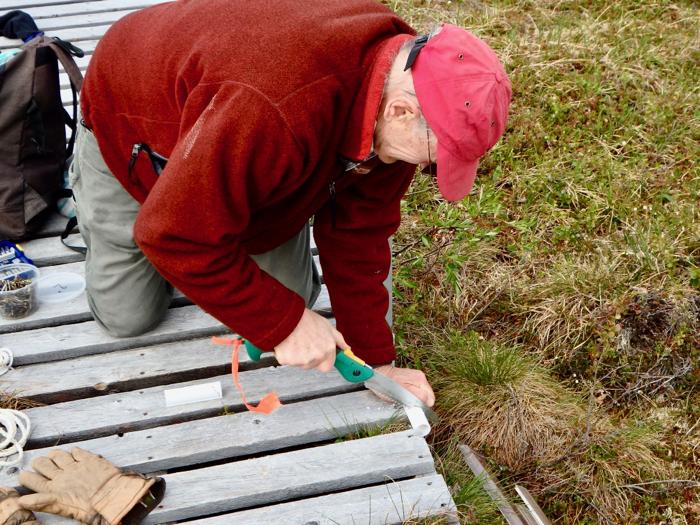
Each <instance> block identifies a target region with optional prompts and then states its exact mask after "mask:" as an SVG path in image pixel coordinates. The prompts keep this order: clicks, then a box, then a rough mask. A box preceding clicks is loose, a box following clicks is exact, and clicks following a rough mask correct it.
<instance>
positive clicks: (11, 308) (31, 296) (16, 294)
mask: <svg viewBox="0 0 700 525" xmlns="http://www.w3.org/2000/svg"><path fill="white" fill-rule="evenodd" d="M38 278H39V269H38V268H37V267H36V266H32V265H31V264H24V263H17V264H7V265H3V266H0V317H2V318H3V319H21V318H22V317H26V316H28V315H29V314H31V313H32V312H33V311H34V310H35V309H36V306H37V296H36V282H37V279H38Z"/></svg>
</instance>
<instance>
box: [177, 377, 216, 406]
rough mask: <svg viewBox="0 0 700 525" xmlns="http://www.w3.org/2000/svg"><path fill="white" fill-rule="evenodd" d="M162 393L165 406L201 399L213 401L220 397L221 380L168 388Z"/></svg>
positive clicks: (199, 400)
mask: <svg viewBox="0 0 700 525" xmlns="http://www.w3.org/2000/svg"><path fill="white" fill-rule="evenodd" d="M163 394H165V406H167V407H175V406H179V405H186V404H188V403H199V402H201V401H213V400H215V399H221V397H222V393H221V381H215V382H213V383H204V384H201V385H192V386H183V387H182V388H170V389H168V390H164V391H163Z"/></svg>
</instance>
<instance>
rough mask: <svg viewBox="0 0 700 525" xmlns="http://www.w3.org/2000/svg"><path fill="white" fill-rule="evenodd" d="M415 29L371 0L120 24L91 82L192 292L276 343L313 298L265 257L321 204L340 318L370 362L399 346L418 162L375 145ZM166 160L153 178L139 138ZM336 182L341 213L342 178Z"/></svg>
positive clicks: (173, 268)
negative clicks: (364, 166)
mask: <svg viewBox="0 0 700 525" xmlns="http://www.w3.org/2000/svg"><path fill="white" fill-rule="evenodd" d="M413 33H414V32H413V30H412V29H411V28H410V27H409V26H408V25H406V24H405V23H404V22H403V21H402V20H401V19H399V18H398V17H397V16H396V15H395V14H393V13H392V12H391V11H390V10H388V9H387V8H386V7H384V6H382V5H381V4H378V3H375V2H374V1H371V0H323V1H315V0H293V1H290V0H281V1H275V2H268V1H254V2H251V1H247V0H181V1H179V2H174V3H167V4H161V5H157V6H154V7H151V8H148V9H144V10H142V11H138V12H136V13H134V14H131V15H129V16H127V17H125V18H124V19H122V20H120V21H119V22H117V23H116V24H114V26H113V27H112V28H111V29H110V30H109V31H108V32H107V34H106V35H105V36H104V38H103V39H102V41H101V42H100V44H99V46H98V47H97V49H96V51H95V54H94V56H93V58H92V61H91V62H90V67H89V68H88V71H87V74H86V77H85V84H84V87H83V91H82V95H81V105H82V106H81V107H82V111H83V118H84V120H85V122H86V124H87V125H88V126H89V127H90V128H91V129H92V130H93V131H94V133H95V136H96V138H97V141H98V143H99V146H100V150H101V152H102V154H103V156H104V159H105V161H106V163H107V165H108V166H109V168H110V169H111V170H112V172H113V173H114V175H115V176H116V178H117V179H118V180H119V181H120V182H121V183H122V185H123V186H124V187H125V188H126V190H127V191H128V192H129V193H130V194H131V195H133V196H134V198H135V199H137V200H138V201H139V202H140V203H141V204H142V207H141V210H140V212H139V214H138V217H137V220H136V225H135V227H134V238H135V240H136V242H137V243H138V245H139V247H140V248H141V249H142V250H143V252H144V253H145V255H146V256H147V257H148V259H149V260H150V261H151V262H152V263H153V265H154V266H155V267H156V269H157V270H158V271H159V272H160V273H161V274H162V275H163V276H164V277H165V278H166V279H167V280H168V281H169V282H170V283H172V284H173V285H174V286H175V287H177V288H178V289H180V290H181V291H182V292H183V293H184V294H185V295H186V296H188V297H189V298H190V299H192V300H193V301H194V302H195V303H196V304H198V305H199V306H201V307H202V308H203V309H204V310H206V311H208V312H209V313H210V314H212V315H213V316H214V317H216V318H217V319H219V320H220V321H222V322H223V323H224V324H226V325H227V326H229V327H230V328H231V329H232V330H234V331H236V332H237V333H239V334H241V335H242V336H244V337H246V338H248V339H249V340H251V341H252V342H253V343H254V344H256V345H257V346H259V347H261V348H264V349H272V348H274V347H275V346H276V345H277V344H279V343H280V342H281V341H283V340H284V339H285V338H286V337H287V336H288V335H289V334H290V333H291V332H292V330H293V329H294V327H295V326H296V325H297V323H298V321H299V319H300V318H301V315H302V312H303V309H304V302H303V300H302V298H301V297H300V296H299V295H297V294H296V293H294V292H292V291H290V290H289V289H287V288H285V287H284V286H283V285H282V284H280V283H279V282H278V281H277V280H275V279H274V278H272V277H271V276H270V275H268V274H266V273H265V272H263V271H262V270H260V268H259V267H258V266H257V265H256V264H255V262H253V260H252V259H251V258H250V257H249V254H257V253H263V252H266V251H269V250H271V249H272V248H274V247H276V246H279V245H280V244H282V243H284V242H285V241H287V240H288V239H290V238H291V237H293V236H294V235H295V234H296V233H298V232H299V230H301V228H302V227H303V226H304V224H305V223H306V222H307V221H308V220H309V219H310V218H311V217H314V235H315V238H316V243H317V246H318V249H319V255H320V259H321V264H322V267H323V273H324V278H325V281H326V284H327V286H328V290H329V293H330V297H331V303H332V306H333V310H334V314H335V316H336V320H337V326H338V329H339V330H340V331H341V332H342V333H343V335H344V336H345V338H346V340H347V341H348V343H349V344H350V345H351V346H352V347H353V349H354V350H355V351H356V352H357V354H358V355H359V356H361V357H363V358H364V359H366V360H367V361H369V362H370V363H385V362H388V361H390V360H391V359H393V358H394V356H395V351H394V346H393V342H392V335H391V330H390V329H389V327H388V326H387V324H386V322H385V320H384V315H385V312H386V310H387V307H388V301H389V298H388V294H387V293H386V291H385V289H384V287H383V285H382V282H383V281H384V279H385V278H386V276H387V272H388V271H389V265H390V257H391V254H390V251H389V246H388V238H389V236H390V235H392V234H393V233H394V232H395V231H396V229H397V227H398V225H399V221H400V199H401V197H402V196H403V195H404V193H405V192H406V189H407V188H408V185H409V184H410V181H411V178H412V176H413V173H414V169H415V167H414V166H412V165H408V164H405V163H401V162H399V163H396V164H391V165H385V164H380V166H379V167H377V168H375V169H374V170H373V171H371V172H370V173H369V174H366V175H357V174H354V173H352V172H344V171H343V166H342V164H341V163H340V161H339V154H342V155H343V156H345V157H347V158H350V159H354V160H362V159H364V158H366V157H367V156H368V155H369V154H370V152H371V149H372V135H373V128H374V123H375V120H376V117H377V113H378V110H379V104H380V101H381V94H382V89H383V85H384V81H385V79H386V75H387V73H388V70H389V66H390V65H391V61H392V59H393V56H394V55H395V53H396V52H397V51H398V48H399V47H400V45H401V44H402V43H403V42H404V41H405V40H406V39H408V38H410V36H411V35H413ZM136 143H146V144H148V145H149V146H150V147H151V148H152V149H153V150H155V151H157V152H158V153H161V154H163V155H165V156H166V157H168V159H169V160H168V163H167V167H166V168H165V170H164V171H163V173H162V174H161V175H160V176H159V177H158V176H157V175H156V174H155V173H154V171H153V169H152V167H151V165H150V163H149V162H148V160H147V157H146V156H145V155H141V156H139V157H138V160H137V161H136V163H135V165H134V167H133V169H132V170H131V172H129V169H128V165H129V159H130V155H131V151H132V146H133V145H134V144H136ZM332 182H335V188H336V192H337V197H336V205H335V207H336V212H335V225H333V224H332V223H333V221H332V215H333V214H332V213H331V209H330V208H331V206H330V202H329V201H330V191H329V188H330V185H331V183H332Z"/></svg>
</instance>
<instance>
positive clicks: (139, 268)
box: [70, 126, 321, 337]
mask: <svg viewBox="0 0 700 525" xmlns="http://www.w3.org/2000/svg"><path fill="white" fill-rule="evenodd" d="M70 183H71V186H72V188H73V193H74V194H75V200H76V210H77V215H78V225H79V226H80V232H81V234H82V235H83V238H84V239H85V243H86V245H87V247H88V252H87V258H86V261H85V276H86V280H87V296H88V303H89V305H90V309H91V310H92V313H93V315H94V317H95V320H96V321H97V323H98V324H99V325H100V326H102V327H103V328H104V329H105V330H106V331H107V332H109V333H110V334H112V335H115V336H118V337H127V336H133V335H138V334H141V333H143V332H145V331H147V330H149V329H151V328H153V327H154V326H155V325H157V324H158V323H159V322H160V321H161V320H162V318H163V316H164V315H165V312H166V311H167V309H168V306H169V304H170V300H171V298H172V287H171V286H170V285H169V284H168V282H167V281H166V280H165V279H164V278H163V277H162V276H161V275H160V274H159V273H158V272H157V271H156V269H155V268H154V267H153V266H152V265H151V263H150V262H149V261H148V259H146V257H145V255H144V254H143V252H141V250H140V249H139V248H138V246H136V243H135V242H134V237H133V227H134V222H135V221H136V215H137V214H138V212H139V209H140V205H139V203H138V202H137V201H136V200H134V199H133V197H131V195H129V194H128V193H127V191H126V190H125V189H124V188H123V187H122V185H121V184H120V183H119V181H117V180H116V179H115V178H114V176H113V175H112V173H111V172H110V171H109V169H108V168H107V166H106V165H105V163H104V160H103V159H102V155H101V153H100V150H99V148H98V145H97V141H96V140H95V137H94V135H93V134H92V133H91V132H90V131H88V130H86V129H85V128H83V127H82V126H78V136H77V139H76V153H75V158H74V160H73V164H72V165H71V168H70ZM252 258H253V260H255V262H256V263H257V264H258V266H260V268H262V269H263V270H264V271H266V272H267V273H268V274H270V275H272V276H273V277H275V278H276V279H277V280H278V281H280V282H281V283H282V284H284V285H285V286H286V287H287V288H289V289H290V290H293V291H295V292H297V293H298V294H299V295H301V296H302V297H303V298H304V299H305V301H306V304H307V306H309V307H310V306H312V305H313V303H314V302H315V301H316V298H317V297H318V295H319V293H320V291H321V280H320V277H319V274H318V271H317V269H316V266H315V264H314V262H313V258H312V256H311V248H310V234H309V226H308V224H307V225H306V227H304V228H303V229H302V230H301V232H299V234H297V235H296V236H295V237H293V238H292V239H290V240H289V241H287V242H286V243H284V244H282V245H280V246H278V247H277V248H275V249H273V250H271V251H269V252H266V253H264V254H259V255H254V256H252Z"/></svg>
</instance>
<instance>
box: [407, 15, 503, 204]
mask: <svg viewBox="0 0 700 525" xmlns="http://www.w3.org/2000/svg"><path fill="white" fill-rule="evenodd" d="M409 67H410V68H411V73H412V75H413V86H414V88H415V90H416V96H417V97H418V102H419V104H420V105H421V109H422V111H423V114H424V115H425V119H426V121H427V122H428V125H429V126H430V128H431V129H432V131H433V133H434V134H435V136H436V137H437V139H438V153H437V181H438V187H439V188H440V193H442V195H443V197H445V199H447V200H448V201H456V200H459V199H461V198H463V197H464V196H465V195H466V194H467V193H469V191H470V190H471V188H472V185H473V184H474V178H475V177H476V169H477V167H478V165H479V158H480V157H482V156H483V155H484V154H485V153H486V152H487V151H488V150H489V149H491V148H492V147H493V145H494V144H496V142H498V139H499V138H501V135H503V132H504V131H505V129H506V122H507V120H508V106H509V105H510V98H511V86H510V80H509V79H508V75H506V72H505V69H503V65H501V62H500V60H499V59H498V57H497V56H496V53H494V52H493V50H492V49H491V48H490V47H489V46H488V45H487V44H486V43H485V42H483V41H482V40H480V39H478V38H477V37H476V36H474V35H473V34H471V33H469V32H468V31H466V30H464V29H462V28H461V27H457V26H454V25H451V24H443V25H442V27H441V29H440V31H439V32H438V33H437V34H436V35H434V36H433V37H431V38H430V39H427V37H420V38H418V39H417V40H416V44H415V45H414V47H413V49H412V50H411V53H410V54H409V58H408V61H407V63H406V69H408V68H409Z"/></svg>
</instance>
